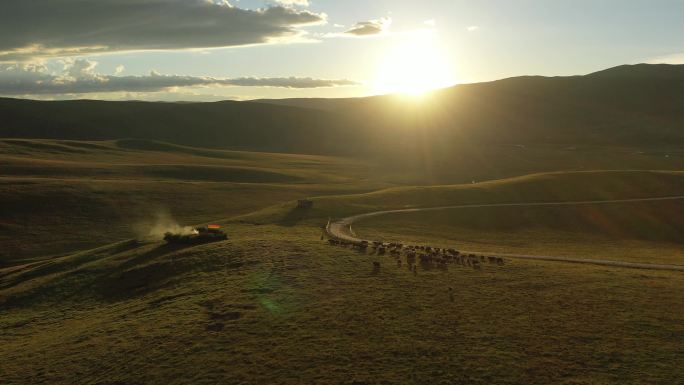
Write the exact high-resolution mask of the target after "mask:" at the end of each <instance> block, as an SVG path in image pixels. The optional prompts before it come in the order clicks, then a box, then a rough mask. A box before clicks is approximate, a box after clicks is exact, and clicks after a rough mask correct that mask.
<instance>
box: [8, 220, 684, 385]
mask: <svg viewBox="0 0 684 385" xmlns="http://www.w3.org/2000/svg"><path fill="white" fill-rule="evenodd" d="M231 232H232V234H233V235H234V239H233V240H232V241H228V242H222V243H217V244H211V245H203V246H198V247H192V248H180V249H179V248H170V247H167V246H162V245H159V244H146V245H126V244H119V245H113V246H110V247H104V248H100V249H97V250H93V251H90V252H84V253H80V254H77V255H73V256H70V257H66V258H63V259H60V260H53V261H52V262H49V263H47V264H44V265H42V266H34V267H26V268H24V270H19V271H17V270H16V269H15V271H14V272H8V271H7V270H5V271H2V272H1V273H0V274H2V275H1V276H0V297H1V298H2V301H3V303H2V304H0V306H1V307H2V312H0V327H1V328H2V330H3V333H2V334H0V360H1V361H2V362H3V364H2V371H3V376H2V377H3V383H6V384H19V383H51V384H61V383H72V382H73V381H74V378H78V379H79V381H81V382H93V383H102V384H115V383H164V384H180V383H189V382H191V383H195V384H204V383H206V384H211V383H218V382H220V383H243V382H246V383H271V384H301V383H341V384H352V383H387V384H425V383H430V384H437V383H470V384H492V383H496V384H520V383H525V384H531V385H534V384H549V383H565V384H610V385H617V384H625V383H629V384H673V383H677V381H679V379H680V378H682V377H683V376H684V372H682V370H683V369H682V366H681V365H678V362H679V356H680V354H679V353H680V351H681V346H682V344H683V343H684V341H682V339H681V338H680V336H682V335H684V329H682V325H684V318H683V317H684V308H682V301H681V298H682V297H683V296H684V291H683V290H684V281H683V278H682V275H681V273H669V272H653V271H638V270H631V269H620V268H607V267H600V268H597V267H594V266H579V265H572V264H557V263H543V262H523V261H509V262H508V263H507V264H506V266H503V267H494V266H490V265H487V266H485V267H484V269H483V270H481V271H475V270H472V269H467V268H463V267H455V266H453V267H451V268H450V269H449V271H446V272H445V271H439V270H433V271H427V272H424V271H421V272H420V274H419V275H418V276H414V275H413V274H411V273H409V272H408V271H406V270H405V269H400V268H397V267H396V266H395V264H394V262H393V260H392V259H391V258H390V257H373V256H366V255H362V254H358V253H356V252H353V251H351V250H348V249H343V248H335V247H330V246H327V245H325V244H324V243H323V242H321V241H319V240H318V229H316V228H314V227H306V226H297V227H281V226H270V225H265V226H252V225H236V224H234V225H232V227H231ZM374 260H378V261H380V262H381V263H382V269H381V271H380V272H379V273H378V274H373V273H372V272H371V268H372V266H371V261H374ZM449 288H453V289H454V290H455V295H454V301H453V302H451V301H450V299H449V294H448V293H449ZM29 337H30V338H29ZM37 357H39V358H40V359H37Z"/></svg>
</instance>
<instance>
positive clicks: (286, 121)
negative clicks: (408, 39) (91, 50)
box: [0, 65, 684, 156]
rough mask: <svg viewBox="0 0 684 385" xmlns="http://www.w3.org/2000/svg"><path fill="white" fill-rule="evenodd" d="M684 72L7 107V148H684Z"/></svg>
mask: <svg viewBox="0 0 684 385" xmlns="http://www.w3.org/2000/svg"><path fill="white" fill-rule="evenodd" d="M682 74H684V65H683V66H649V65H639V66H626V67H618V68H615V69H611V70H606V71H603V72H601V73H597V74H591V75H587V76H574V77H555V78H546V77H519V78H511V79H504V80H500V81H495V82H489V83H478V84H465V85H459V86H456V87H453V88H450V89H445V90H440V91H437V92H434V93H433V94H431V95H429V96H428V97H426V98H425V99H424V100H422V101H416V100H407V99H406V98H397V97H394V96H382V97H371V98H357V99H342V100H310V101H306V100H304V101H302V100H294V101H290V102H289V104H290V105H283V104H287V103H288V102H287V101H285V102H278V104H273V102H272V101H271V102H268V101H262V102H220V103H184V104H172V103H141V102H96V101H61V102H37V101H28V100H13V99H2V100H0V117H1V118H2V120H3V125H2V127H0V137H19V138H51V139H81V140H93V139H121V138H129V137H132V138H139V139H140V138H142V139H151V140H161V141H167V142H173V143H178V144H192V145H197V146H205V147H207V146H210V147H222V148H232V149H247V150H259V151H278V152H291V153H317V154H357V155H358V154H363V155H366V156H367V155H383V154H385V155H387V154H390V155H395V156H396V155H401V156H405V155H406V154H411V153H412V152H415V151H424V150H426V149H432V148H436V149H437V151H438V152H439V151H440V149H441V148H442V147H445V146H446V148H447V149H451V148H452V147H453V146H454V145H458V144H483V143H486V144H499V145H500V144H525V145H532V144H537V145H538V144H556V145H558V144H562V145H568V146H577V145H609V146H641V147H649V148H653V147H656V148H661V147H663V146H665V147H668V148H675V149H677V148H678V149H681V148H682V143H684V132H683V131H682V123H683V122H684V91H683V88H682V87H681V84H682V79H683V78H684V75H682ZM306 105H309V106H310V107H311V108H303V106H306Z"/></svg>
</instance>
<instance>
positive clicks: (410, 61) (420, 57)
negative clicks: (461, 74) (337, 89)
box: [372, 29, 456, 96]
mask: <svg viewBox="0 0 684 385" xmlns="http://www.w3.org/2000/svg"><path fill="white" fill-rule="evenodd" d="M454 71H455V65H454V64H453V63H451V62H450V61H449V60H448V58H447V56H446V54H445V50H444V49H443V48H442V47H441V46H440V44H439V40H438V36H437V32H436V31H435V30H432V29H424V30H419V31H416V32H412V33H407V34H406V36H405V37H402V38H401V40H400V41H399V42H398V43H397V44H396V45H395V46H393V47H392V48H391V49H390V50H389V51H388V52H387V53H386V54H385V56H384V57H383V58H382V59H381V60H380V65H379V66H378V73H377V75H376V77H375V79H373V81H372V87H373V92H374V93H375V94H394V93H398V94H407V95H413V96H417V95H421V94H424V93H425V92H427V91H431V90H434V89H438V88H444V87H448V86H450V85H453V84H454V83H456V80H455V76H454Z"/></svg>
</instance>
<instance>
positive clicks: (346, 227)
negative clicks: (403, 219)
mask: <svg viewBox="0 0 684 385" xmlns="http://www.w3.org/2000/svg"><path fill="white" fill-rule="evenodd" d="M668 200H682V201H684V196H672V197H659V198H637V199H616V200H595V201H576V202H533V203H496V204H476V205H453V206H440V207H426V208H407V209H398V210H385V211H374V212H371V213H365V214H359V215H354V216H351V217H347V218H343V219H339V220H335V221H330V222H329V223H328V226H327V227H326V231H327V233H328V235H329V236H331V237H333V238H337V239H341V240H345V241H349V242H361V241H363V240H364V239H362V238H359V237H357V236H356V234H354V231H353V230H352V227H351V226H352V224H353V223H355V222H358V221H360V220H363V219H367V218H371V217H377V216H381V215H387V214H397V213H414V212H420V211H439V210H450V209H460V208H477V207H535V206H571V205H595V204H614V203H630V202H655V201H668ZM683 203H684V202H683ZM462 252H464V253H473V254H480V255H485V256H488V255H497V256H501V257H507V258H516V259H531V260H539V261H553V262H569V263H586V264H592V265H602V266H618V267H628V268H634V269H651V270H670V271H684V265H662V264H651V263H636V262H623V261H612V260H607V259H590V258H569V257H554V256H550V255H523V254H502V253H491V252H486V251H465V250H464V251H462Z"/></svg>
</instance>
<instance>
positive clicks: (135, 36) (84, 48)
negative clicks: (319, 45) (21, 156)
mask: <svg viewBox="0 0 684 385" xmlns="http://www.w3.org/2000/svg"><path fill="white" fill-rule="evenodd" d="M281 3H283V4H284V3H291V4H295V3H297V4H300V5H303V4H304V3H305V1H303V0H289V1H288V0H284V1H281ZM325 22H326V15H325V14H322V13H314V12H310V11H308V10H301V9H296V8H293V7H291V6H283V5H277V6H271V7H267V8H260V9H254V10H249V9H241V8H238V7H235V6H233V5H231V4H230V3H229V2H228V1H227V0H32V1H26V0H2V12H0V61H4V62H8V61H19V60H24V61H26V60H31V59H32V58H35V57H47V56H74V55H84V54H92V53H102V52H117V51H134V50H174V49H198V48H217V47H234V46H244V45H252V44H264V43H272V42H276V41H277V42H281V41H291V40H292V39H297V38H299V37H301V36H302V35H303V34H304V31H302V30H301V28H300V27H302V26H307V25H314V24H322V23H325Z"/></svg>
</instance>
